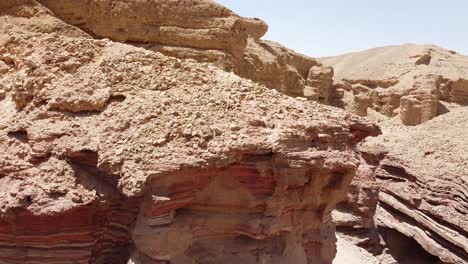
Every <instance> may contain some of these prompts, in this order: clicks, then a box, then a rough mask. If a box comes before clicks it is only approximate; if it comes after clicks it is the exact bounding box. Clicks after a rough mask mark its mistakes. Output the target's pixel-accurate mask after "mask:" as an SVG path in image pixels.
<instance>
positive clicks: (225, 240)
mask: <svg viewBox="0 0 468 264" xmlns="http://www.w3.org/2000/svg"><path fill="white" fill-rule="evenodd" d="M43 2H47V1H43ZM137 2H138V3H140V2H141V3H144V4H143V5H142V6H138V5H137ZM15 3H16V4H15ZM24 3H26V1H19V0H18V1H8V2H7V4H5V2H2V5H0V7H2V9H0V14H1V15H0V61H10V60H14V65H15V67H14V68H13V69H9V70H8V72H6V73H5V74H2V75H1V76H0V84H1V85H2V86H5V87H8V89H5V92H4V99H3V100H0V109H1V110H2V111H0V262H2V263H8V264H10V263H30V264H32V263H77V264H78V263H126V262H127V261H129V263H161V262H163V263H164V262H165V263H190V262H201V263H239V262H243V263H298V264H299V263H331V262H332V260H333V258H334V255H335V252H336V249H335V240H336V239H335V234H334V230H335V227H334V224H333V221H332V220H331V211H332V210H333V209H334V208H335V205H336V203H337V202H338V201H340V200H341V199H342V197H343V196H344V193H345V190H346V188H347V186H348V184H349V182H350V181H351V179H352V177H353V176H354V175H355V173H356V171H357V170H358V168H359V166H360V164H361V154H360V153H359V152H358V151H357V150H356V145H357V144H358V143H359V142H360V141H362V140H363V139H364V138H365V137H367V136H370V135H377V134H378V133H379V129H378V128H377V127H376V126H375V125H373V124H371V123H370V122H369V121H366V120H365V119H361V118H359V117H356V116H353V115H351V114H348V113H345V112H343V111H341V110H339V109H336V108H333V107H328V106H324V105H320V104H317V103H315V102H307V101H305V100H299V99H294V98H292V97H288V96H286V95H282V94H280V93H278V92H277V91H275V90H272V89H268V88H266V87H264V86H261V85H258V84H255V83H253V82H252V81H250V80H246V79H243V78H240V77H238V76H236V75H234V74H232V73H227V72H225V71H222V70H220V69H218V68H217V67H214V66H213V65H210V64H201V63H194V62H193V61H190V60H180V59H177V58H172V57H167V56H165V55H163V54H160V53H156V52H153V51H150V50H145V49H141V48H137V47H134V46H133V45H127V44H123V43H116V42H113V41H110V40H107V39H101V40H96V39H93V38H92V37H91V36H90V35H88V34H86V33H84V32H83V31H81V30H79V29H78V28H76V27H73V26H69V25H67V24H65V23H64V22H62V21H60V20H59V19H57V18H55V17H54V16H53V15H51V13H50V12H49V11H48V10H47V9H45V8H44V7H43V6H41V5H39V4H37V2H35V1H27V4H24ZM56 3H57V5H59V4H64V5H65V4H66V5H65V6H64V8H65V9H64V10H65V11H66V10H68V11H69V12H70V14H71V15H70V17H72V18H73V21H75V22H76V21H81V20H80V17H81V16H88V15H89V14H87V13H82V12H81V11H80V12H81V13H80V12H78V11H79V9H80V4H83V2H80V1H76V2H75V1H57V2H56ZM94 3H97V4H103V5H104V4H112V3H116V5H114V6H113V7H114V8H113V9H112V10H113V12H114V11H115V12H116V13H111V14H106V15H105V16H104V15H102V13H99V10H100V9H99V6H98V7H97V9H96V13H93V12H91V13H93V14H99V15H100V16H95V17H93V18H94V19H99V20H101V21H104V22H102V24H100V23H97V25H99V27H98V29H102V30H104V29H103V28H105V26H106V25H109V24H108V23H107V22H106V21H113V19H115V18H114V16H113V15H114V14H119V12H120V11H121V10H127V11H128V7H131V8H133V7H135V8H137V9H135V10H134V12H136V14H138V13H142V14H148V17H149V16H150V15H151V14H154V11H155V9H154V8H153V9H151V8H149V7H150V6H149V3H152V2H151V1H148V2H145V1H135V2H133V1H125V2H124V1H98V2H96V1H94ZM124 3H127V4H128V6H126V5H124ZM154 3H155V4H164V3H163V2H162V1H160V2H154ZM165 3H167V4H174V5H176V6H177V3H184V4H191V8H189V9H184V8H181V9H180V10H179V9H177V10H178V11H180V12H181V14H182V15H183V14H184V12H189V13H190V14H196V13H197V10H199V8H201V9H203V10H204V8H205V7H204V5H203V3H206V4H207V5H209V6H210V7H216V8H215V10H214V11H213V12H215V13H216V14H218V15H219V16H221V17H222V16H224V15H226V14H229V12H228V11H226V9H224V8H222V7H220V6H218V5H214V4H212V2H211V1H193V2H191V1H167V2H165ZM196 3H199V4H200V5H195V4H196ZM48 4H49V5H52V1H49V3H48ZM119 4H120V5H119ZM133 4H135V5H136V6H135V5H133ZM111 6H112V5H111ZM156 6H157V5H156ZM169 6H171V5H169ZM147 7H148V9H145V8H147ZM76 8H77V9H78V11H77V9H76ZM120 8H124V9H120ZM157 10H159V11H161V12H163V11H164V9H157ZM55 11H56V10H55ZM173 11H174V9H172V11H171V12H173ZM146 12H147V13H146ZM171 12H170V13H169V14H170V16H172V15H171V14H173V13H171ZM124 13H125V12H124ZM163 13H164V12H163ZM120 14H122V13H120ZM134 14H135V13H129V14H122V15H121V20H119V21H121V23H120V22H119V23H120V24H119V23H115V24H112V23H113V22H112V23H111V22H109V23H111V24H112V25H118V26H121V27H123V26H129V28H127V29H132V28H133V27H132V26H131V25H132V23H130V22H131V21H132V18H133V15H134ZM148 17H147V18H148ZM182 17H183V16H182ZM230 17H232V16H230ZM84 18H85V17H83V19H84ZM156 18H157V16H155V19H156ZM200 19H201V20H203V16H202V18H200ZM181 20H183V19H181ZM221 20H222V19H221ZM209 21H216V19H213V18H210V19H209V20H208V21H205V22H207V23H208V22H209ZM229 21H231V20H227V21H226V23H227V24H226V25H227V26H229ZM236 21H237V22H236ZM249 21H250V20H249ZM249 21H243V20H239V19H238V20H235V19H234V20H233V21H231V22H233V24H232V26H235V29H236V30H237V29H242V30H241V32H239V34H241V35H242V34H244V33H243V30H244V29H245V31H246V33H245V34H246V35H249V36H255V34H256V33H255V32H257V31H255V25H256V23H257V21H250V22H249ZM114 22H115V21H114ZM202 22H203V21H201V22H200V25H204V24H203V23H202ZM218 22H219V21H218ZM218 22H216V23H218ZM106 23H107V24H106ZM180 23H184V21H180ZM249 23H250V24H249ZM101 27H102V28H101ZM137 27H138V28H141V24H137ZM119 28H120V27H117V28H113V27H111V29H113V30H115V31H116V32H119ZM124 29H126V28H125V27H124ZM163 29H164V28H160V30H163ZM147 30H154V28H151V29H147ZM167 30H169V31H166V29H164V31H166V32H170V28H168V29H167ZM201 31H202V32H203V30H201ZM205 31H206V30H205ZM215 31H216V30H215ZM98 32H100V31H98ZM112 32H114V31H112ZM129 32H130V31H129ZM177 32H178V31H177ZM90 33H91V32H90ZM162 33H163V32H162ZM230 33H231V32H230V31H229V30H228V31H225V32H222V31H221V32H220V33H219V34H220V38H221V39H222V38H223V36H224V37H225V39H226V41H227V40H229V38H230V37H231V36H230ZM116 34H117V33H116ZM150 35H151V34H150ZM259 35H261V34H260V33H259ZM123 37H125V39H122V41H123V40H127V41H128V40H131V39H132V38H133V37H134V36H133V35H131V32H130V33H129V35H125V34H123ZM149 37H150V36H149ZM191 37H195V36H191ZM191 37H188V39H189V38H191ZM199 37H200V38H199V39H198V40H197V41H198V42H197V41H194V43H199V45H211V44H212V43H210V38H209V37H207V36H199ZM205 37H206V38H205ZM238 37H239V36H238V35H235V36H233V38H234V39H237V38H238ZM258 37H259V36H258ZM182 40H184V39H183V38H182ZM182 40H181V41H182ZM165 41H167V42H168V43H172V42H170V41H172V39H171V38H170V37H168V38H167V39H166V40H165ZM181 43H185V42H181ZM172 44H177V42H174V43H172ZM214 45H219V47H220V48H223V49H225V48H229V49H231V50H235V49H237V48H236V47H233V46H230V45H231V44H229V43H225V42H222V43H218V44H214ZM291 56H292V57H287V58H282V59H284V60H286V61H288V60H291V61H292V62H294V61H295V60H296V59H297V58H296V57H294V56H293V55H291ZM292 62H291V63H292ZM301 63H302V62H298V65H302V64H301ZM304 63H306V62H304ZM306 64H307V63H306ZM298 67H299V66H298ZM307 71H308V68H307V67H305V68H304V76H306V74H307ZM259 119H260V121H261V122H258V121H256V122H252V120H259ZM130 251H131V252H130Z"/></svg>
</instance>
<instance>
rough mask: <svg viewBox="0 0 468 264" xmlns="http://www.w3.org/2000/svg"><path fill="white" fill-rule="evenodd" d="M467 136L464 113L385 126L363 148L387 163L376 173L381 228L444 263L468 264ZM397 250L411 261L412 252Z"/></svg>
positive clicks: (467, 111) (467, 113)
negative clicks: (409, 124)
mask: <svg viewBox="0 0 468 264" xmlns="http://www.w3.org/2000/svg"><path fill="white" fill-rule="evenodd" d="M467 131H468V108H467V107H463V108H460V109H458V110H454V111H452V112H450V113H447V114H445V115H442V116H439V117H437V118H435V119H433V120H431V121H428V122H426V123H425V124H423V125H420V126H417V127H414V128H408V127H403V126H386V127H384V129H383V135H382V136H380V137H378V138H375V139H369V140H367V141H366V143H365V144H364V145H363V146H362V147H361V150H362V151H364V152H366V153H367V155H370V156H374V157H375V156H377V155H381V156H384V157H385V158H383V159H382V161H381V162H380V165H379V166H378V167H377V169H376V170H375V176H376V178H377V180H378V181H379V182H380V183H381V190H380V193H379V206H378V208H377V212H376V217H375V220H376V225H377V226H378V227H379V228H380V229H383V230H386V229H390V230H394V231H397V232H398V233H400V234H402V235H404V236H405V237H408V238H411V239H414V240H415V241H417V242H418V243H419V244H420V245H421V246H422V248H423V249H424V250H425V251H426V252H428V253H430V254H432V255H434V256H437V257H438V258H439V259H440V261H441V262H442V263H457V264H458V263H460V264H461V263H466V262H467V261H468V247H467V245H468V222H467V220H468V219H467V217H466V216H467V213H468V202H467V201H468V194H467V192H466V190H467V187H468V185H467V183H468V181H467V180H468V178H467V175H468V170H467V168H468V155H467V153H466V149H465V148H466V140H467V138H468V132H467ZM385 233H388V232H387V231H384V232H383V235H384V236H385ZM390 243H391V242H390ZM393 243H394V244H395V243H397V244H398V243H401V242H398V241H396V242H395V241H394V242H393ZM398 250H399V251H401V254H402V255H407V256H408V255H412V252H411V250H412V249H411V248H406V249H405V248H404V247H402V248H399V249H398Z"/></svg>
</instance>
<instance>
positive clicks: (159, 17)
mask: <svg viewBox="0 0 468 264" xmlns="http://www.w3.org/2000/svg"><path fill="white" fill-rule="evenodd" d="M40 2H41V3H43V4H44V5H46V6H47V7H49V8H50V9H51V10H52V11H53V12H54V13H55V14H56V15H58V16H59V17H60V18H62V19H63V20H65V21H66V22H68V23H70V24H72V25H76V26H78V27H80V28H82V29H84V30H85V31H86V32H88V33H90V34H92V35H95V36H98V37H104V38H109V39H112V40H114V41H119V42H124V43H129V44H133V45H136V46H140V47H145V48H147V49H149V50H153V51H159V52H161V53H163V54H166V55H169V56H174V57H177V58H181V59H187V58H191V59H195V60H197V61H199V62H211V63H214V64H215V65H217V66H218V67H220V68H221V69H224V70H227V71H232V72H234V73H235V74H237V75H239V76H241V77H244V78H247V79H250V80H253V81H255V82H257V83H260V84H263V85H265V86H267V87H270V88H274V89H277V90H279V91H280V92H282V93H285V94H288V95H292V96H304V95H305V96H307V97H308V98H311V99H313V100H315V101H320V102H322V103H326V104H332V105H337V106H339V105H341V98H342V97H343V93H342V91H341V90H339V89H336V87H334V86H333V85H332V83H333V80H332V78H333V70H332V69H331V67H324V66H322V65H321V63H320V62H318V61H317V60H315V59H312V58H309V57H307V56H304V55H301V54H298V53H296V52H294V51H292V50H289V49H287V48H285V47H283V46H281V45H279V44H277V43H274V42H271V41H263V40H260V38H261V37H262V36H263V35H264V34H265V33H266V32H267V29H268V26H267V25H266V24H265V23H264V22H263V21H261V20H259V19H248V18H243V17H239V16H238V15H237V14H235V13H233V12H232V11H231V10H229V9H227V8H225V7H223V6H220V5H218V4H216V3H215V2H213V1H209V0H195V1H185V0H170V1H167V0H156V1H135V0H132V1H123V0H119V1H108V0H92V1H88V0H78V1H68V0H40ZM103 18H105V19H103Z"/></svg>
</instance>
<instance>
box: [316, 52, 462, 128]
mask: <svg viewBox="0 0 468 264" xmlns="http://www.w3.org/2000/svg"><path fill="white" fill-rule="evenodd" d="M321 61H322V62H323V63H324V64H325V65H329V66H333V68H334V71H335V75H334V80H335V83H336V84H335V85H334V86H335V87H338V88H339V89H342V90H344V91H346V96H345V98H346V99H345V100H344V101H346V104H347V108H349V109H350V110H351V111H353V112H355V113H357V114H364V113H365V112H364V111H362V109H361V108H362V107H365V103H366V102H363V100H362V99H363V97H367V96H368V97H369V98H370V103H369V107H370V108H372V109H373V110H375V111H377V112H380V113H382V114H384V115H385V116H387V117H394V116H399V117H400V120H401V122H402V123H403V124H405V125H418V124H421V123H424V122H426V121H428V120H431V119H432V118H434V117H436V116H438V115H440V114H443V113H445V112H446V106H445V104H446V103H454V104H458V105H468V57H466V56H464V55H461V54H458V53H456V52H454V51H449V50H445V49H442V48H440V47H437V46H432V45H412V44H406V45H401V46H388V47H382V48H375V49H371V50H367V51H363V52H356V53H349V54H345V55H341V56H336V57H329V58H322V60H321ZM360 94H361V95H362V96H357V97H356V95H360ZM363 103H364V104H363Z"/></svg>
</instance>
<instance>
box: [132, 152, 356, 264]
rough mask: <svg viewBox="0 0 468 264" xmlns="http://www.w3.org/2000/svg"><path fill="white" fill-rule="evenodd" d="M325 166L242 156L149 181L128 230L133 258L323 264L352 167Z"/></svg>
mask: <svg viewBox="0 0 468 264" xmlns="http://www.w3.org/2000/svg"><path fill="white" fill-rule="evenodd" d="M326 160H328V158H326V157H324V156H322V157H315V158H313V161H304V160H301V159H300V158H291V157H289V158H287V157H281V156H278V155H274V154H271V155H261V156H247V157H244V158H243V159H242V160H241V161H240V162H239V163H238V164H233V165H231V166H229V167H222V168H207V169H194V170H183V171H181V172H179V173H172V174H168V175H165V176H161V177H158V178H155V179H153V181H152V182H151V186H152V190H151V192H150V193H148V194H147V196H146V198H145V202H144V205H143V208H142V211H141V212H140V216H139V218H138V221H137V224H136V227H135V230H134V232H133V239H134V241H135V245H136V248H137V250H138V253H136V255H138V254H139V253H141V254H143V255H146V256H150V257H151V258H153V259H155V260H158V261H169V262H170V263H186V261H188V260H194V261H198V262H201V263H220V262H221V261H231V260H232V261H234V260H237V261H242V262H244V263H259V262H262V261H273V260H275V261H278V260H281V261H282V263H328V262H329V261H330V260H331V259H333V256H334V253H335V247H334V241H335V239H334V227H333V224H332V222H331V221H330V212H331V210H333V207H334V205H335V203H336V200H337V199H338V197H339V196H340V195H341V194H342V192H343V191H344V189H345V186H346V185H347V184H348V182H349V181H350V180H351V177H352V175H353V174H354V172H355V169H354V168H353V167H348V166H346V165H344V164H343V167H336V168H331V167H328V166H327V165H324V163H325V161H326ZM136 258H138V257H135V259H136ZM135 261H136V260H135Z"/></svg>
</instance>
